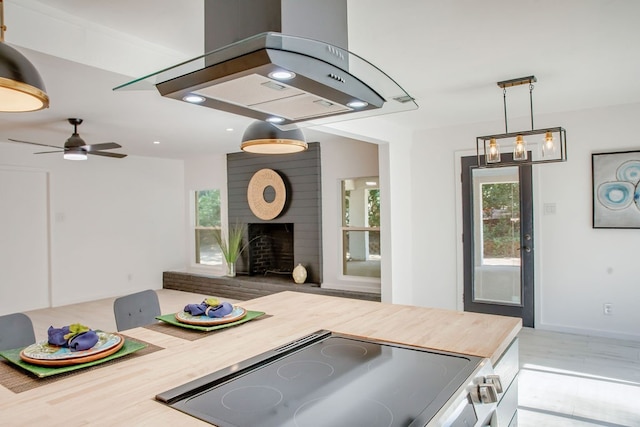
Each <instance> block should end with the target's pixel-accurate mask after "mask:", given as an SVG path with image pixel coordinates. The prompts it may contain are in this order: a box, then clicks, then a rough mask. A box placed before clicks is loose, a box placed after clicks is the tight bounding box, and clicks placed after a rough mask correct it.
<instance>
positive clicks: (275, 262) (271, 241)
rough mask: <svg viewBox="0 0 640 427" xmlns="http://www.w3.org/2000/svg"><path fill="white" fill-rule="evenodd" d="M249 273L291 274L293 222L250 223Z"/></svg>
mask: <svg viewBox="0 0 640 427" xmlns="http://www.w3.org/2000/svg"><path fill="white" fill-rule="evenodd" d="M248 234H249V242H250V243H249V275H256V274H262V275H264V274H269V273H272V274H291V272H292V271H293V256H294V254H293V224H291V223H255V224H249V226H248Z"/></svg>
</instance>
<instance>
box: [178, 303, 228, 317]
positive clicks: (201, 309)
mask: <svg viewBox="0 0 640 427" xmlns="http://www.w3.org/2000/svg"><path fill="white" fill-rule="evenodd" d="M184 311H186V312H187V313H190V314H191V315H192V316H209V317H224V316H226V315H227V314H230V313H231V312H232V311H233V306H232V305H231V304H229V303H228V302H223V303H220V304H218V305H209V304H207V303H206V302H204V301H203V302H202V303H201V304H187V305H186V306H185V307H184Z"/></svg>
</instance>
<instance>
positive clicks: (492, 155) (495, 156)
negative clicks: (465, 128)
mask: <svg viewBox="0 0 640 427" xmlns="http://www.w3.org/2000/svg"><path fill="white" fill-rule="evenodd" d="M486 159H487V163H498V162H499V161H500V145H498V142H497V140H496V139H495V138H491V139H490V140H489V151H487V155H486Z"/></svg>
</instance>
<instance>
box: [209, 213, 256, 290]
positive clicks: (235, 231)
mask: <svg viewBox="0 0 640 427" xmlns="http://www.w3.org/2000/svg"><path fill="white" fill-rule="evenodd" d="M244 232H245V226H244V224H239V223H236V224H235V225H233V226H231V225H230V226H229V235H228V236H226V238H223V236H222V230H214V233H213V236H214V238H215V239H216V243H217V244H218V246H220V250H221V251H222V256H223V257H224V260H225V262H226V263H227V276H229V277H235V275H236V261H237V260H238V257H239V256H240V254H241V253H242V251H243V250H245V249H246V247H247V246H248V245H249V243H247V244H246V245H244V246H243V245H242V240H243V238H244Z"/></svg>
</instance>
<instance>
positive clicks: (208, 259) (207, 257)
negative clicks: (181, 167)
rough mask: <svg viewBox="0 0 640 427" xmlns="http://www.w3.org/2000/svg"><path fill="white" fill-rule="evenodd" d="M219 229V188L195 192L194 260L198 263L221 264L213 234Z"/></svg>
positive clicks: (218, 249)
mask: <svg viewBox="0 0 640 427" xmlns="http://www.w3.org/2000/svg"><path fill="white" fill-rule="evenodd" d="M214 230H220V190H202V191H196V192H195V260H196V264H199V265H222V252H221V251H220V247H219V246H218V244H217V243H216V239H215V237H214V235H213V233H214V232H215V231H214Z"/></svg>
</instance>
